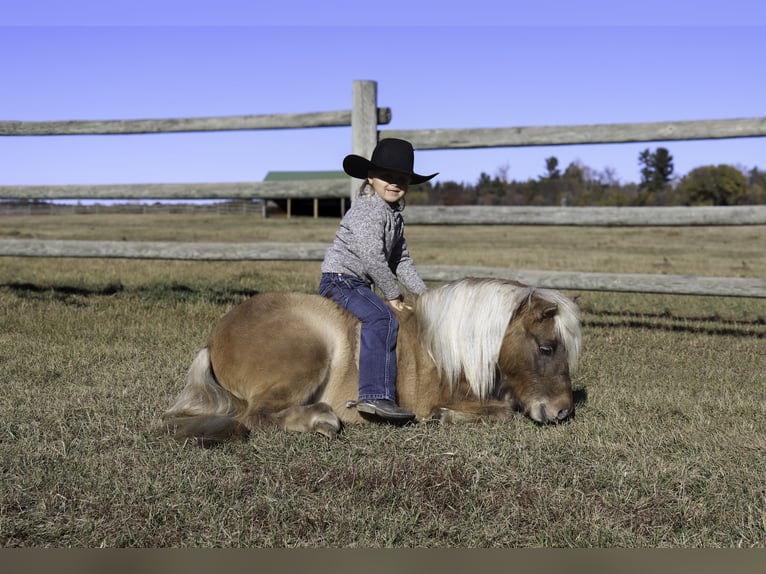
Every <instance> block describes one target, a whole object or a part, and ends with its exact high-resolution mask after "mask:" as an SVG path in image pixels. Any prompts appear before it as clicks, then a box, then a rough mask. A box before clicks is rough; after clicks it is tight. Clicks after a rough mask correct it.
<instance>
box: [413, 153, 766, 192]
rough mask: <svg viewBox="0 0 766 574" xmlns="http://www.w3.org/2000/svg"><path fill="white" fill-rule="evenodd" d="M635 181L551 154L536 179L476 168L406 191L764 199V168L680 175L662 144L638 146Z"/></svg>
mask: <svg viewBox="0 0 766 574" xmlns="http://www.w3.org/2000/svg"><path fill="white" fill-rule="evenodd" d="M638 161H639V165H640V166H641V181H640V182H639V183H621V182H620V181H619V180H618V178H617V177H616V173H615V171H614V170H613V169H611V168H606V169H605V170H603V171H597V170H594V169H591V168H590V167H588V166H585V165H583V164H582V163H581V162H579V161H575V162H572V163H570V164H569V165H568V166H567V167H566V168H564V170H563V171H562V170H561V167H560V166H559V161H558V159H557V158H556V157H555V156H552V157H549V158H547V159H546V160H545V171H544V172H543V173H542V175H540V176H539V177H538V178H536V179H528V180H527V181H516V180H510V179H509V178H508V168H500V169H499V170H498V172H497V174H495V175H494V176H490V175H488V174H487V173H481V175H480V176H479V179H478V181H477V182H476V183H474V184H466V183H458V182H454V181H446V182H436V183H432V182H427V183H425V184H422V185H420V186H417V187H414V188H412V189H411V190H410V192H409V193H408V194H407V203H409V204H411V205H417V204H420V205H572V206H599V205H600V206H641V205H654V206H667V205H758V204H766V171H761V170H759V169H758V168H757V167H754V168H752V169H750V170H749V171H746V170H742V169H738V168H736V167H733V166H731V165H725V164H721V165H706V166H702V167H698V168H695V169H693V170H691V171H690V172H689V173H687V174H686V175H684V176H682V177H678V176H676V175H675V174H674V166H673V156H672V155H671V154H670V152H669V151H668V149H667V148H664V147H658V148H656V149H655V150H654V151H652V150H650V149H649V148H647V149H645V150H643V151H642V152H641V153H640V154H639V157H638Z"/></svg>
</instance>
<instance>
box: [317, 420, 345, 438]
mask: <svg viewBox="0 0 766 574" xmlns="http://www.w3.org/2000/svg"><path fill="white" fill-rule="evenodd" d="M314 431H315V432H318V433H319V434H321V435H324V436H326V437H327V438H335V437H336V436H338V433H339V432H340V425H339V424H337V423H334V422H329V421H321V422H318V423H317V424H315V425H314Z"/></svg>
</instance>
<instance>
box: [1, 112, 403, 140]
mask: <svg viewBox="0 0 766 574" xmlns="http://www.w3.org/2000/svg"><path fill="white" fill-rule="evenodd" d="M390 121H391V108H379V109H378V123H379V124H387V123H389V122H390ZM350 125H351V111H350V110H344V111H331V112H314V113H305V114H264V115H247V116H222V117H205V118H175V119H172V118H171V119H139V120H67V121H41V122H33V121H0V136H43V135H45V136H49V135H96V134H154V133H171V132H210V131H233V130H273V129H291V128H314V127H339V126H350Z"/></svg>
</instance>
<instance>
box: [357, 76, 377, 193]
mask: <svg viewBox="0 0 766 574" xmlns="http://www.w3.org/2000/svg"><path fill="white" fill-rule="evenodd" d="M353 92H354V93H353V101H352V106H351V153H355V154H357V155H360V156H362V157H366V158H369V157H370V156H371V155H372V150H374V149H375V145H376V144H377V143H378V83H377V82H373V81H369V80H355V81H354V89H353ZM361 184H362V181H361V180H359V179H355V178H352V179H351V192H350V197H351V202H352V203H353V202H354V200H355V199H356V197H357V195H358V194H359V186H360V185H361Z"/></svg>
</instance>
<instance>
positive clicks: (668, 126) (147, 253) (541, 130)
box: [0, 81, 766, 297]
mask: <svg viewBox="0 0 766 574" xmlns="http://www.w3.org/2000/svg"><path fill="white" fill-rule="evenodd" d="M390 119H391V110H390V109H389V108H379V107H378V103H377V84H376V83H375V82H370V81H356V82H354V84H353V92H352V109H351V110H350V111H336V112H319V113H309V114H280V115H259V116H236V117H218V118H186V119H156V120H125V121H121V120H116V121H64V122H61V121H59V122H11V121H0V136H36V135H85V134H142V133H143V134H145V133H166V132H200V131H224V130H259V129H296V128H309V127H311V128H316V127H330V126H350V127H351V140H352V141H351V153H356V154H359V155H362V156H367V157H369V156H370V154H371V153H372V150H373V148H374V147H375V145H376V143H377V141H378V138H383V137H400V138H404V139H407V140H409V141H411V142H412V143H413V146H414V147H415V148H416V149H454V148H481V147H514V146H542V145H570V144H584V143H607V142H609V143H617V142H639V141H667V140H693V139H717V138H738V137H762V136H766V118H750V119H732V120H705V121H693V122H656V123H639V124H605V125H580V126H541V127H516V128H486V129H434V130H397V131H394V130H388V131H386V130H382V131H379V130H378V127H379V126H380V125H385V124H387V123H389V122H390ZM358 187H359V181H358V180H353V179H352V180H351V182H350V183H349V178H345V179H337V180H316V181H280V182H242V183H205V184H126V185H87V186H73V185H60V186H55V185H54V186H0V199H43V200H45V199H78V198H87V199H111V200H119V199H158V200H163V199H238V198H260V199H298V198H318V197H322V198H350V199H351V200H352V201H353V200H354V198H355V191H356V190H357V189H358ZM407 222H408V224H411V225H429V224H430V225H445V224H446V225H588V226H658V225H659V226H671V225H672V226H681V225H766V206H737V207H661V208H652V207H623V208H610V207H534V208H532V207H515V206H450V207H442V206H410V207H408V209H407ZM325 248H326V245H324V244H315V243H248V244H236V243H189V244H186V243H168V242H161V243H158V242H126V241H120V242H110V241H55V240H53V241H51V240H45V241H35V240H10V239H8V240H0V256H6V257H99V258H100V257H109V258H145V259H193V260H254V261H257V260H321V259H322V257H323V256H324V250H325ZM419 269H420V271H421V274H422V275H423V277H424V278H425V279H428V280H435V281H444V280H451V279H456V278H459V277H464V276H467V275H475V276H479V275H481V276H490V277H502V278H509V279H517V280H520V281H523V282H525V283H529V284H533V285H537V286H540V287H549V288H553V289H574V290H594V291H626V292H641V293H672V294H691V295H718V296H732V297H766V279H763V278H728V277H727V278H715V277H689V276H671V275H646V274H615V273H578V272H553V271H534V270H519V269H500V268H490V267H459V266H420V267H419Z"/></svg>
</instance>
